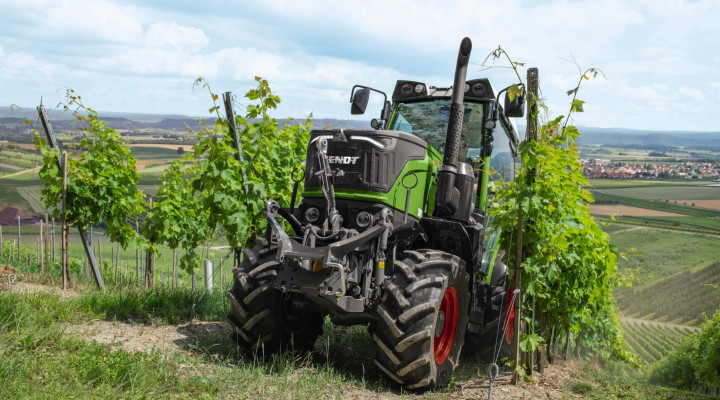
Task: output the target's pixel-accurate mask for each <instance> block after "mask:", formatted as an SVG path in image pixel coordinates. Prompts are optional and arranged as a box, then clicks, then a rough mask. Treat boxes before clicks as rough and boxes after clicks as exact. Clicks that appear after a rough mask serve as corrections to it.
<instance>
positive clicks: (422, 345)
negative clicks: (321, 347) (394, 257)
mask: <svg viewBox="0 0 720 400" xmlns="http://www.w3.org/2000/svg"><path fill="white" fill-rule="evenodd" d="M405 255H406V258H405V259H404V260H402V261H396V262H395V264H394V273H393V276H392V277H391V278H389V280H387V281H386V285H385V290H384V292H383V300H382V303H381V304H380V305H379V306H378V321H377V325H376V328H375V330H374V334H373V340H374V341H375V363H376V364H377V366H378V367H379V368H380V369H381V370H382V371H383V372H384V373H385V374H387V375H388V376H389V377H390V378H392V379H393V380H394V381H396V382H397V383H399V384H401V385H403V386H404V387H406V388H408V389H430V388H434V387H437V386H440V385H444V384H446V383H447V382H448V381H449V380H450V377H451V376H452V374H453V372H454V371H455V368H456V366H457V364H458V359H459V357H460V352H461V350H462V347H463V343H464V341H465V328H466V325H467V319H468V303H469V297H470V296H469V291H468V281H469V277H468V274H467V272H465V263H464V261H462V260H460V258H458V257H457V256H454V255H452V254H449V253H445V252H442V251H432V250H418V251H407V252H405Z"/></svg>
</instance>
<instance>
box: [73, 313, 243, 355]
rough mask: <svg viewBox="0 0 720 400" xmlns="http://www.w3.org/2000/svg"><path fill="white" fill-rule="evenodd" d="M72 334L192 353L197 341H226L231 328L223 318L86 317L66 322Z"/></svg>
mask: <svg viewBox="0 0 720 400" xmlns="http://www.w3.org/2000/svg"><path fill="white" fill-rule="evenodd" d="M67 329H68V330H67V332H68V333H70V334H72V335H77V336H80V337H83V338H85V339H87V340H94V341H97V342H98V343H103V344H109V345H111V346H112V347H113V348H115V349H123V350H125V351H128V352H131V353H135V352H145V353H149V352H151V351H153V350H159V351H160V352H174V351H183V352H186V353H193V352H194V351H195V350H196V349H197V346H196V345H197V343H198V342H199V341H206V342H210V343H223V342H228V343H229V342H230V335H231V334H232V332H233V330H232V328H231V327H230V325H229V324H228V323H227V322H196V323H192V324H181V325H155V324H152V323H149V324H137V323H133V322H131V321H97V320H96V321H90V322H88V323H85V324H82V325H69V326H68V327H67Z"/></svg>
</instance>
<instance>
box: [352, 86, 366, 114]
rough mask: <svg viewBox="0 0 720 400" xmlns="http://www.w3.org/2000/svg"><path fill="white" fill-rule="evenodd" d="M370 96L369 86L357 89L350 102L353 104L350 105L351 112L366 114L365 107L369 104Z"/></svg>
mask: <svg viewBox="0 0 720 400" xmlns="http://www.w3.org/2000/svg"><path fill="white" fill-rule="evenodd" d="M369 98H370V89H368V88H361V89H358V90H357V91H355V93H354V94H353V96H352V100H351V101H350V103H351V104H352V105H351V106H350V114H352V115H360V114H365V109H366V108H367V105H368V99H369Z"/></svg>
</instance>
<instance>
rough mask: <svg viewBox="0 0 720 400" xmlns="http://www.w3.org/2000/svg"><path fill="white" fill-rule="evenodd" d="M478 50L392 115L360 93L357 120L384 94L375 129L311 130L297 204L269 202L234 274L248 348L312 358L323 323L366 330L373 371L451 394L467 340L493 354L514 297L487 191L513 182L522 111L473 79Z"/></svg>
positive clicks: (401, 92)
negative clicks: (262, 230)
mask: <svg viewBox="0 0 720 400" xmlns="http://www.w3.org/2000/svg"><path fill="white" fill-rule="evenodd" d="M471 48H472V44H471V41H470V39H468V38H465V39H463V41H462V43H461V45H460V50H459V54H458V60H457V68H456V71H455V80H454V84H453V87H451V88H438V87H433V86H427V85H425V84H424V83H421V82H412V81H399V82H397V85H396V86H395V90H394V91H393V94H392V103H390V101H388V100H387V95H385V94H384V93H382V92H380V91H378V90H375V89H372V88H369V87H365V86H360V85H356V86H355V87H353V89H352V91H351V103H352V110H351V111H352V113H353V114H363V113H364V112H365V109H366V108H367V104H368V98H369V95H370V92H371V91H374V92H378V93H380V94H382V95H385V101H384V103H383V108H382V111H381V117H380V119H379V120H377V119H375V120H373V122H372V124H371V125H372V127H373V128H374V129H372V130H313V131H312V132H311V134H310V141H309V144H308V152H307V160H306V163H305V164H306V165H305V168H306V170H305V175H304V178H303V179H304V182H305V185H304V187H305V188H304V191H303V192H302V201H301V202H300V204H299V205H298V207H295V204H291V205H290V207H288V208H283V207H280V205H278V204H277V203H276V202H275V201H273V200H270V201H268V202H267V203H266V206H265V210H264V216H265V218H266V219H267V222H268V229H267V233H266V235H265V237H264V238H258V240H257V242H256V244H255V246H254V247H253V248H252V249H245V250H243V253H244V257H243V261H242V263H241V264H240V265H239V267H238V268H235V269H234V270H233V272H234V284H233V287H232V289H231V290H230V291H229V292H228V293H227V295H228V298H229V299H230V305H231V311H230V315H229V319H230V321H231V322H232V323H233V324H234V325H235V326H236V331H237V340H238V342H239V344H240V345H241V346H242V347H244V348H245V349H246V350H248V351H253V352H254V351H258V350H260V349H263V351H264V353H265V354H269V353H271V352H276V351H283V350H285V349H287V348H291V347H292V348H295V349H300V350H303V349H305V350H307V349H311V348H312V347H313V346H314V343H315V339H316V338H317V337H318V336H319V335H320V334H321V333H322V325H323V321H324V319H325V316H326V315H329V317H330V319H331V321H332V322H333V323H334V324H338V325H354V324H367V325H368V328H369V331H370V334H371V336H372V340H373V341H374V344H375V353H376V354H375V363H376V364H377V366H378V368H379V369H381V370H382V371H383V372H384V373H385V374H387V376H389V377H390V378H392V380H394V381H396V382H397V383H399V384H400V385H403V386H404V387H405V388H408V389H428V388H433V387H436V386H439V385H443V384H445V383H447V382H448V381H449V380H450V377H451V376H452V374H453V372H454V370H455V368H456V367H457V365H458V361H459V357H460V352H461V350H462V348H463V345H464V344H465V342H466V339H467V341H468V342H470V344H471V345H472V347H473V349H474V351H479V352H487V351H488V350H493V349H494V346H495V343H496V338H497V337H498V336H501V335H498V332H499V331H502V330H501V329H500V328H501V326H502V322H503V321H505V322H506V323H507V322H508V320H509V319H510V318H511V312H510V311H511V310H508V309H506V308H507V305H508V304H510V299H511V291H512V290H511V287H510V286H509V280H510V279H509V275H508V269H507V267H506V266H505V265H504V264H503V262H502V261H501V259H502V252H501V251H498V245H497V243H496V238H497V230H494V229H493V228H492V225H491V218H489V217H488V215H487V208H488V201H489V199H488V196H489V194H490V193H491V192H490V188H489V181H490V179H491V178H492V179H494V178H496V177H500V178H504V179H505V180H508V179H512V178H513V176H514V174H513V171H514V156H515V155H516V150H517V146H518V136H517V131H516V128H514V124H513V123H512V122H511V120H510V119H509V117H521V116H523V114H524V99H523V96H522V95H520V96H515V97H514V98H513V99H510V98H509V96H508V93H507V91H506V90H504V91H505V92H506V94H505V99H504V102H503V105H502V106H501V105H500V104H499V98H500V93H502V92H503V91H501V92H500V93H497V97H496V93H495V91H494V90H493V88H492V86H491V85H490V82H489V81H488V80H487V79H475V80H470V81H466V72H467V66H468V60H469V56H470V50H471ZM455 88H460V89H464V90H454V89H455ZM493 174H497V175H496V176H493ZM296 187H297V186H296ZM294 198H295V193H293V199H294ZM292 203H294V200H293V202H292ZM284 227H288V228H289V229H288V231H289V230H290V229H292V233H289V232H286V230H285V229H284ZM499 253H500V254H499ZM510 326H512V324H510ZM510 329H511V328H510ZM506 337H507V339H506V338H505V337H502V338H501V340H502V341H503V342H502V343H503V344H504V345H505V346H507V343H508V342H509V341H507V340H508V339H509V338H510V337H511V335H510V334H508V335H506Z"/></svg>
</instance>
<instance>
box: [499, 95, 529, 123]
mask: <svg viewBox="0 0 720 400" xmlns="http://www.w3.org/2000/svg"><path fill="white" fill-rule="evenodd" d="M503 111H504V112H505V116H506V117H509V118H520V117H524V116H525V94H524V93H523V94H520V95H517V96H515V98H514V99H512V101H510V96H508V92H505V106H504V107H503Z"/></svg>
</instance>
